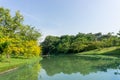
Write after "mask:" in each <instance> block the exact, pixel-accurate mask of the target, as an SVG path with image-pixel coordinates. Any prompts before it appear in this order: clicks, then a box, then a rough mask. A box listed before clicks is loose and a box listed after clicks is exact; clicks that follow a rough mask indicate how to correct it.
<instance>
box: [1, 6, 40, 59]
mask: <svg viewBox="0 0 120 80" xmlns="http://www.w3.org/2000/svg"><path fill="white" fill-rule="evenodd" d="M23 21H24V17H23V16H22V15H21V14H20V12H19V11H17V12H16V13H15V15H14V16H11V14H10V10H9V9H4V8H0V56H6V57H7V58H10V57H11V56H12V57H19V56H23V57H26V58H28V57H32V56H39V55H40V53H41V46H39V45H38V42H37V40H38V38H39V37H40V36H41V33H40V32H39V31H38V30H36V29H35V28H34V27H31V26H29V25H24V24H23Z"/></svg>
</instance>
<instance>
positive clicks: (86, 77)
mask: <svg viewBox="0 0 120 80" xmlns="http://www.w3.org/2000/svg"><path fill="white" fill-rule="evenodd" d="M0 80H120V60H119V59H109V58H98V57H95V58H90V57H83V56H82V57H81V56H79V57H76V56H59V57H46V58H44V59H43V60H42V61H40V63H35V64H32V65H26V66H23V67H21V68H20V69H18V70H15V71H11V72H9V73H6V74H2V75H0Z"/></svg>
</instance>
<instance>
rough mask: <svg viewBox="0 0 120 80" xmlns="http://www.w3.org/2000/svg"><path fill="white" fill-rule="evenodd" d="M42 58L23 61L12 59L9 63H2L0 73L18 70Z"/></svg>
mask: <svg viewBox="0 0 120 80" xmlns="http://www.w3.org/2000/svg"><path fill="white" fill-rule="evenodd" d="M39 59H40V58H37V57H35V58H29V59H22V58H10V59H9V61H2V62H0V72H4V71H6V70H9V69H12V68H16V67H19V66H22V65H24V64H30V63H32V62H34V61H36V60H39Z"/></svg>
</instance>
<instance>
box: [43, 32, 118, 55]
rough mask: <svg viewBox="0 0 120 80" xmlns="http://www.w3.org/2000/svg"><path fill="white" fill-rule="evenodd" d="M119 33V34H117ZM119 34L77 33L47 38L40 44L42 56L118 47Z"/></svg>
mask: <svg viewBox="0 0 120 80" xmlns="http://www.w3.org/2000/svg"><path fill="white" fill-rule="evenodd" d="M119 33H120V32H119ZM119 33H118V36H117V35H113V33H107V34H102V33H95V34H93V33H87V34H85V33H78V34H77V35H63V36H60V37H57V36H47V37H46V38H45V40H44V41H43V42H42V44H41V45H42V47H43V55H48V54H55V55H59V54H70V53H80V52H83V51H89V50H94V49H102V48H107V47H113V46H120V38H119Z"/></svg>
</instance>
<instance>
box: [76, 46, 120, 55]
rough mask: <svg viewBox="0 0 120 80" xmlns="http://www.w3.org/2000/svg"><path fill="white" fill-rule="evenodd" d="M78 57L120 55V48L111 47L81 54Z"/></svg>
mask: <svg viewBox="0 0 120 80" xmlns="http://www.w3.org/2000/svg"><path fill="white" fill-rule="evenodd" d="M76 55H120V47H109V48H101V49H95V50H91V51H86V52H81V53H78V54H76Z"/></svg>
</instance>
